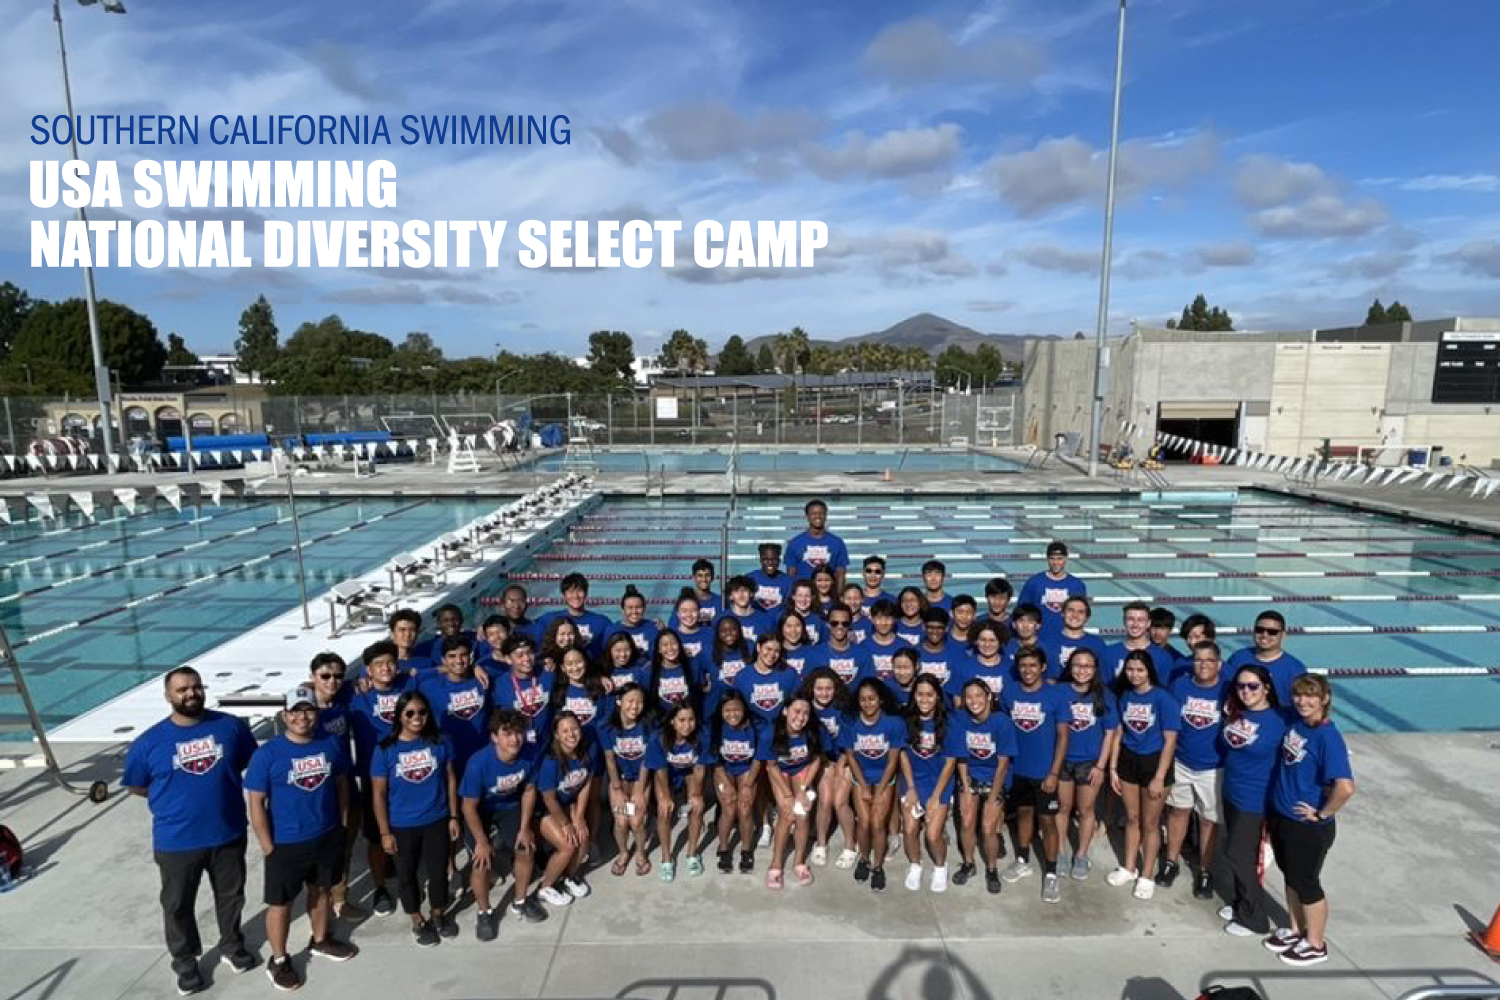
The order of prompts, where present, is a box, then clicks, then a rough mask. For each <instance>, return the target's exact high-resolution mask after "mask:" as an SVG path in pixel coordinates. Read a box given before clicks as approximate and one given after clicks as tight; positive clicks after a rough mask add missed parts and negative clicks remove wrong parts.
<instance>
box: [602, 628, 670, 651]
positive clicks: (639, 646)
mask: <svg viewBox="0 0 1500 1000" xmlns="http://www.w3.org/2000/svg"><path fill="white" fill-rule="evenodd" d="M660 634H661V628H660V627H658V626H657V624H656V622H654V621H651V620H649V619H646V620H643V621H641V622H640V623H638V624H636V625H626V624H625V623H624V622H614V623H613V624H611V625H610V626H609V628H608V629H606V630H605V632H604V644H605V645H606V646H608V645H609V640H610V639H613V638H614V637H615V636H617V635H628V636H630V641H631V642H633V643H635V651H636V655H637V656H639V657H641V658H643V659H649V658H650V656H651V651H652V650H653V649H655V648H656V637H657V636H658V635H660Z"/></svg>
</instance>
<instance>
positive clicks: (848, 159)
mask: <svg viewBox="0 0 1500 1000" xmlns="http://www.w3.org/2000/svg"><path fill="white" fill-rule="evenodd" d="M962 152H963V129H961V128H960V127H959V126H958V125H955V124H953V123H952V122H944V123H943V124H941V125H936V126H934V127H932V128H908V129H894V130H892V131H889V132H886V133H884V134H882V135H879V136H876V137H875V138H874V139H870V138H868V137H866V136H865V134H864V133H863V132H860V131H853V132H848V133H845V135H844V138H843V141H842V142H841V143H840V144H839V145H838V146H836V147H833V148H828V147H824V146H813V145H808V146H804V147H803V151H802V155H803V159H804V160H805V161H806V162H807V165H808V167H809V168H811V169H812V171H813V173H815V174H817V175H818V176H820V177H825V178H839V177H848V176H851V175H853V176H870V177H882V178H885V177H910V176H913V175H917V174H924V173H929V172H932V171H935V170H944V169H946V168H948V167H950V166H951V165H952V164H953V163H954V162H956V161H957V160H958V158H959V156H960V154H961V153H962Z"/></svg>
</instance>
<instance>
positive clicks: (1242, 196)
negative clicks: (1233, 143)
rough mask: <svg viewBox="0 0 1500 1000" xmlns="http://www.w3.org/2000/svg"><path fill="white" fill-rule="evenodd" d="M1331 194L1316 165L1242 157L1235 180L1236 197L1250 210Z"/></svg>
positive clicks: (1329, 182)
mask: <svg viewBox="0 0 1500 1000" xmlns="http://www.w3.org/2000/svg"><path fill="white" fill-rule="evenodd" d="M1334 190H1335V185H1334V183H1333V180H1332V179H1331V178H1329V176H1328V175H1327V174H1325V173H1323V171H1322V169H1321V168H1320V167H1318V166H1316V165H1315V164H1312V163H1296V162H1293V161H1291V160H1283V159H1280V158H1278V157H1275V156H1263V155H1255V156H1247V157H1244V158H1243V159H1241V160H1240V163H1239V170H1238V171H1237V172H1236V174H1235V178H1234V193H1235V196H1236V197H1238V198H1239V200H1240V202H1241V203H1242V204H1244V205H1246V206H1248V207H1250V208H1269V207H1272V206H1277V205H1285V204H1287V203H1288V202H1292V201H1297V200H1299V199H1302V198H1309V197H1312V196H1313V195H1322V194H1331V193H1332V192H1333V191H1334Z"/></svg>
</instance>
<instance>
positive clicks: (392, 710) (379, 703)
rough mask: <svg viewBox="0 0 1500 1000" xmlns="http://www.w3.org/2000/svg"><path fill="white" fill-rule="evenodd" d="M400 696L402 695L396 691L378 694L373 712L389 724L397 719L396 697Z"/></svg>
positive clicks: (376, 716)
mask: <svg viewBox="0 0 1500 1000" xmlns="http://www.w3.org/2000/svg"><path fill="white" fill-rule="evenodd" d="M400 697H401V695H399V694H397V693H396V692H394V691H393V692H391V693H390V694H377V695H376V696H375V704H374V705H373V706H372V708H373V711H372V712H371V714H372V715H374V716H375V718H377V719H379V720H380V721H381V722H384V723H385V724H386V725H388V726H389V725H390V724H391V723H393V722H395V721H396V699H398V698H400Z"/></svg>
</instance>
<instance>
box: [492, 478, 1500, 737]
mask: <svg viewBox="0 0 1500 1000" xmlns="http://www.w3.org/2000/svg"><path fill="white" fill-rule="evenodd" d="M1230 497H1232V499H1228V500H1214V499H1210V498H1204V499H1202V500H1183V501H1181V502H1149V501H1146V500H1123V499H1117V498H1101V497H1098V496H1086V495H1077V496H1060V497H1055V498H1049V497H1039V496H1036V495H1034V494H1033V495H1029V496H1003V495H999V496H987V497H984V498H964V497H923V498H920V499H914V500H911V501H909V502H905V503H895V504H893V503H890V502H888V500H887V499H877V498H867V499H861V498H858V497H854V498H848V497H846V498H841V499H839V500H838V501H835V502H833V503H832V504H831V510H830V514H829V521H828V524H829V529H830V530H832V531H834V532H835V533H837V534H839V535H841V536H842V537H843V538H844V540H845V541H846V543H847V544H848V547H849V552H850V558H851V561H852V562H853V564H854V566H855V567H857V566H858V564H859V561H860V560H861V559H862V558H863V557H864V556H865V555H868V554H877V553H878V554H881V555H884V556H885V557H886V558H887V560H888V561H889V567H888V576H887V583H886V589H887V590H888V591H890V592H892V593H894V592H895V591H897V590H899V589H900V588H901V587H903V586H906V585H920V583H921V579H920V572H919V569H920V566H921V564H922V563H923V562H924V561H925V560H927V559H929V558H934V557H936V558H938V559H942V560H943V561H944V562H945V563H946V564H947V566H948V572H949V577H950V582H949V586H948V588H947V589H948V592H949V593H952V594H960V593H968V594H972V595H974V596H975V598H976V600H977V601H978V602H979V604H980V606H981V608H982V607H983V604H984V599H983V592H984V583H985V581H987V580H988V579H990V578H991V577H993V576H995V575H998V574H1005V575H1007V576H1008V577H1010V579H1011V580H1012V582H1013V583H1014V584H1015V586H1016V589H1017V590H1018V591H1019V589H1020V585H1021V583H1022V582H1024V581H1025V579H1026V578H1027V577H1029V576H1030V575H1031V574H1033V573H1035V572H1038V571H1039V570H1041V569H1043V568H1045V555H1044V550H1045V547H1046V543H1047V542H1048V541H1050V540H1052V539H1054V538H1057V539H1061V540H1063V541H1065V542H1067V543H1068V545H1069V547H1070V548H1071V549H1072V551H1073V553H1074V555H1073V558H1072V559H1071V560H1070V562H1069V570H1070V571H1071V572H1073V573H1074V574H1075V575H1077V576H1079V577H1081V578H1083V579H1084V581H1085V582H1086V583H1087V585H1088V588H1089V594H1090V596H1091V597H1092V598H1093V599H1094V601H1095V607H1094V617H1093V620H1092V621H1091V622H1090V627H1091V628H1097V629H1099V630H1100V631H1102V632H1103V633H1104V634H1105V638H1106V640H1107V641H1110V642H1114V641H1118V635H1119V632H1120V606H1121V605H1123V604H1124V603H1126V602H1127V601H1130V600H1135V599H1141V600H1145V601H1147V602H1149V603H1151V604H1152V605H1153V606H1156V605H1162V606H1165V607H1167V608H1169V609H1171V610H1172V611H1174V612H1175V613H1176V615H1177V619H1178V621H1179V622H1180V621H1181V620H1182V619H1183V618H1184V617H1186V616H1187V615H1188V614H1191V613H1194V612H1202V613H1204V614H1206V615H1208V616H1209V617H1210V618H1212V619H1213V620H1214V622H1215V623H1216V624H1217V625H1218V626H1219V628H1220V630H1221V635H1220V640H1221V645H1222V646H1223V647H1224V648H1225V652H1226V657H1227V655H1228V653H1229V652H1232V651H1233V650H1235V649H1238V648H1240V647H1241V646H1246V645H1249V644H1250V634H1249V633H1250V627H1251V625H1252V623H1253V622H1254V619H1255V616H1256V614H1257V613H1258V612H1259V611H1260V610H1262V609H1264V608H1267V607H1274V608H1276V609H1277V610H1279V611H1280V612H1281V613H1282V614H1283V615H1285V616H1286V618H1287V622H1288V625H1289V629H1290V634H1289V636H1288V640H1287V644H1286V645H1287V649H1288V650H1289V651H1290V652H1291V653H1293V654H1294V655H1296V656H1298V657H1299V658H1301V659H1302V660H1303V661H1304V662H1306V663H1307V664H1308V665H1309V666H1311V667H1315V668H1326V669H1329V670H1330V671H1331V672H1332V673H1333V675H1334V677H1335V697H1334V703H1335V713H1336V716H1337V718H1338V719H1339V721H1340V722H1341V724H1342V725H1344V726H1345V727H1347V728H1348V729H1350V730H1353V731H1393V730H1397V731H1453V730H1465V729H1495V728H1500V634H1497V633H1500V538H1496V537H1493V536H1490V535H1472V534H1465V533H1462V532H1458V531H1451V530H1447V529H1444V528H1440V527H1434V526H1430V525H1424V524H1422V523H1419V522H1414V521H1409V520H1406V519H1404V518H1400V517H1394V516H1390V517H1387V516H1380V515H1373V514H1366V513H1361V512H1356V511H1352V510H1349V509H1347V508H1343V507H1338V506H1335V505H1330V504H1311V503H1307V502H1304V501H1300V500H1296V499H1293V498H1287V497H1282V496H1280V495H1278V494H1273V493H1261V492H1244V493H1241V494H1239V495H1238V496H1237V497H1233V495H1230ZM724 514H725V501H724V499H723V498H689V499H669V500H667V501H666V502H650V501H646V500H642V499H630V500H610V501H608V502H606V503H605V504H604V506H603V507H601V508H599V509H598V510H597V511H595V512H594V513H593V514H592V515H590V516H588V517H586V518H585V519H584V520H583V521H582V522H581V523H580V524H579V525H578V526H577V528H576V529H575V530H574V531H573V532H572V533H571V538H570V539H564V540H559V541H558V542H557V543H554V545H553V546H552V548H550V549H548V550H545V551H543V552H541V553H539V554H538V555H537V557H536V558H535V560H534V562H533V563H532V564H531V566H530V567H529V568H528V569H526V570H523V571H522V572H521V573H520V574H519V575H518V582H522V583H523V584H525V586H527V588H528V589H529V590H530V592H531V593H532V595H533V598H534V599H538V600H540V601H542V602H544V603H546V604H548V605H555V604H556V602H557V585H558V580H559V579H560V578H561V576H562V575H563V574H566V573H568V572H571V571H574V570H578V571H580V572H583V573H584V574H586V575H588V576H589V577H590V579H591V581H592V582H593V587H592V589H591V591H590V603H591V604H593V605H595V606H597V608H598V610H600V611H602V612H604V613H605V614H607V615H610V616H611V617H617V616H618V601H619V596H620V594H621V593H622V592H623V591H624V588H625V586H626V584H627V583H632V582H633V583H635V584H636V586H637V587H638V588H639V589H640V590H641V591H642V592H643V593H644V594H645V595H646V597H647V599H648V601H649V603H650V608H649V613H650V614H651V616H652V617H657V618H660V619H663V620H665V619H666V617H667V616H668V615H669V614H670V611H671V608H670V604H671V601H672V599H673V597H674V596H675V595H676V593H677V592H678V591H679V590H680V589H681V588H682V587H683V586H684V585H685V584H687V583H688V582H689V580H690V575H689V567H690V565H691V563H692V561H693V560H694V559H697V558H700V557H706V558H708V559H710V560H712V561H714V562H715V563H717V562H718V560H719V549H720V526H721V525H722V523H723V520H724ZM804 527H805V523H804V520H803V515H802V501H801V498H791V497H788V498H769V499H757V500H751V501H744V500H742V501H741V502H740V505H739V507H738V509H737V511H736V512H735V514H734V516H733V518H732V520H731V534H730V548H729V551H730V566H731V569H732V570H733V571H734V572H748V571H749V570H751V569H754V568H755V567H756V565H757V559H756V548H755V546H756V544H757V543H758V542H760V541H767V540H775V541H781V542H783V543H784V542H785V541H786V539H788V538H790V537H791V536H793V535H795V534H797V533H798V532H800V531H801V530H803V528H804ZM728 575H732V574H726V573H721V574H720V580H719V582H720V583H722V582H723V580H724V579H725V578H726V577H727V576H728ZM1225 633H1229V634H1225ZM1179 645H1180V643H1179ZM1474 668H1491V669H1490V671H1489V672H1488V673H1484V672H1477V673H1472V674H1469V675H1465V676H1443V675H1442V672H1445V671H1446V672H1460V671H1474ZM1378 670H1387V671H1392V672H1395V671H1398V670H1399V671H1410V672H1411V675H1404V676H1387V677H1372V676H1364V677H1354V676H1348V673H1349V672H1350V671H1357V672H1374V671H1378Z"/></svg>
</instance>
